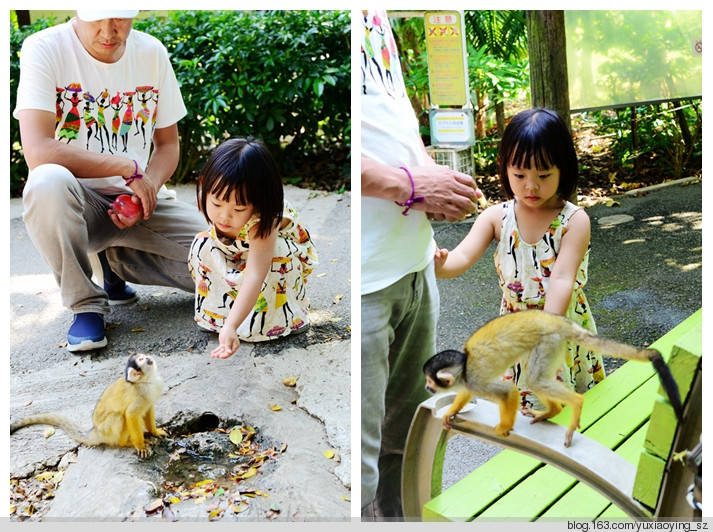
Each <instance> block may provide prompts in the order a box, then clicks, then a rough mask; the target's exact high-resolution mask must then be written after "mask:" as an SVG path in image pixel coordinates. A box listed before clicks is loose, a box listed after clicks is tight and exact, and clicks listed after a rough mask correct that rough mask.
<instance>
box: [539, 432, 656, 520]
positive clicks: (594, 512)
mask: <svg viewBox="0 0 713 532" xmlns="http://www.w3.org/2000/svg"><path fill="white" fill-rule="evenodd" d="M647 430H648V424H646V425H644V426H643V427H641V428H640V429H639V430H637V431H636V432H635V433H634V434H633V435H632V436H631V437H630V438H628V439H627V440H626V441H625V442H624V443H623V444H622V445H621V447H619V448H618V449H617V450H616V452H617V454H619V455H621V456H623V457H624V458H626V459H627V460H629V461H630V462H632V463H636V461H637V459H638V458H639V454H640V453H641V445H642V444H643V442H644V439H645V437H646V432H647ZM610 506H612V503H611V502H610V501H609V499H607V498H606V497H604V496H603V495H602V494H600V493H598V492H597V491H595V490H594V489H592V488H590V487H589V486H587V485H586V484H584V483H582V482H578V483H577V485H576V486H574V487H573V488H572V489H571V490H570V491H569V492H568V493H567V494H566V495H564V496H563V497H562V498H560V499H559V500H558V501H557V502H555V504H553V505H552V506H551V507H550V508H549V509H548V510H547V511H546V512H545V513H543V514H542V515H541V516H540V518H539V520H543V521H547V520H554V519H577V520H581V521H592V520H594V519H596V518H598V517H599V516H600V515H602V513H603V512H605V511H607V509H608V508H609V507H610ZM622 515H624V516H625V515H626V514H624V513H623V512H622Z"/></svg>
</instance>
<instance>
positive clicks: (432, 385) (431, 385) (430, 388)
mask: <svg viewBox="0 0 713 532" xmlns="http://www.w3.org/2000/svg"><path fill="white" fill-rule="evenodd" d="M426 391H427V392H428V393H431V394H434V395H435V394H437V393H440V392H443V391H445V390H444V389H443V388H441V386H439V385H438V383H437V382H436V381H435V380H433V379H432V378H431V377H429V376H428V375H426Z"/></svg>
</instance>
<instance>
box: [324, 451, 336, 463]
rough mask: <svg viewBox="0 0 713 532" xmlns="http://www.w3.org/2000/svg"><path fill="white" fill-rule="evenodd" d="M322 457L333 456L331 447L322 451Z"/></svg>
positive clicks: (328, 457) (329, 457) (330, 457)
mask: <svg viewBox="0 0 713 532" xmlns="http://www.w3.org/2000/svg"><path fill="white" fill-rule="evenodd" d="M324 457H325V458H327V459H329V460H331V459H332V458H334V451H333V450H331V449H327V450H326V451H324Z"/></svg>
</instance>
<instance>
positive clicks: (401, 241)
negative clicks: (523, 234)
mask: <svg viewBox="0 0 713 532" xmlns="http://www.w3.org/2000/svg"><path fill="white" fill-rule="evenodd" d="M362 22H363V24H362V25H361V32H362V35H361V37H362V52H361V54H362V63H361V74H362V87H361V88H360V89H361V152H362V155H364V156H365V157H368V158H370V159H372V160H375V161H377V162H380V163H383V164H386V165H389V166H394V167H397V168H398V167H401V166H405V167H407V168H408V167H412V166H422V165H423V164H424V157H425V154H424V152H423V149H422V148H421V138H420V135H419V131H418V121H417V119H416V116H415V114H414V111H413V107H412V105H411V102H410V100H409V99H408V96H407V94H406V88H405V86H404V82H403V77H402V75H401V66H400V62H399V58H398V52H397V49H396V43H395V41H394V38H393V34H392V33H391V26H390V25H389V20H388V17H387V14H386V12H385V11H368V12H367V13H366V14H365V15H364V16H363V19H362ZM404 176H405V174H404ZM403 210H404V207H399V206H398V205H396V204H395V203H394V202H393V201H388V200H384V199H380V198H373V197H365V196H362V198H361V293H362V294H370V293H373V292H376V291H378V290H382V289H383V288H386V287H387V286H390V285H392V284H393V283H395V282H396V281H398V280H399V279H401V278H403V277H404V276H405V275H407V274H409V273H412V272H417V271H421V270H423V269H424V268H425V267H426V266H427V265H428V264H429V262H430V261H431V260H433V255H434V253H435V242H434V241H433V230H432V228H431V225H430V223H429V222H428V219H427V217H426V213H425V212H423V211H416V210H410V211H409V213H408V215H407V216H403V215H402V214H401V213H402V211H403Z"/></svg>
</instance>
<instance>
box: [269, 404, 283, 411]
mask: <svg viewBox="0 0 713 532" xmlns="http://www.w3.org/2000/svg"><path fill="white" fill-rule="evenodd" d="M269 405H270V410H272V411H273V412H279V411H280V410H282V407H281V406H280V405H276V404H274V403H269Z"/></svg>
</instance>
